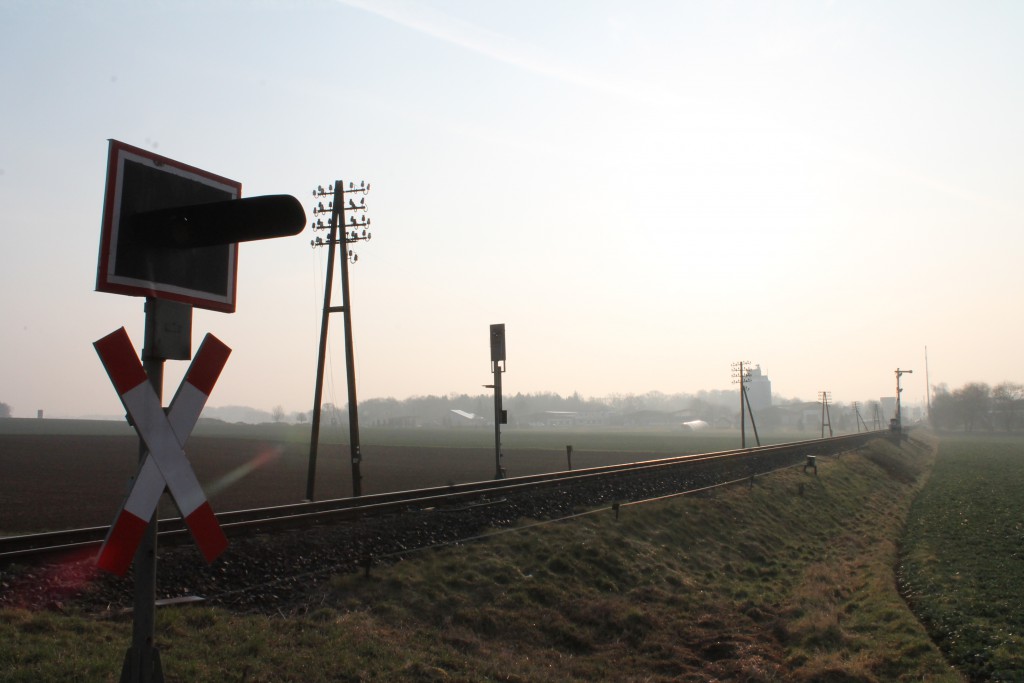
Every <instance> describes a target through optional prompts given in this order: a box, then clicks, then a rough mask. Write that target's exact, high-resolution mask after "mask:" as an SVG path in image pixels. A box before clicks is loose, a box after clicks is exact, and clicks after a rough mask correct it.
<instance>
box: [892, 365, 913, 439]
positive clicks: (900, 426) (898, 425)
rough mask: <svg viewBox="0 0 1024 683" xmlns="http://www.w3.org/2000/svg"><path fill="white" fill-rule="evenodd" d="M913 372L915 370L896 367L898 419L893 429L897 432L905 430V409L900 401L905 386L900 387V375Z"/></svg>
mask: <svg viewBox="0 0 1024 683" xmlns="http://www.w3.org/2000/svg"><path fill="white" fill-rule="evenodd" d="M913 373H914V371H913V370H900V369H899V368H896V419H895V421H894V423H893V425H894V428H893V431H895V432H896V433H897V434H901V433H902V432H903V411H902V409H901V403H902V401H900V394H902V393H903V388H902V387H900V377H902V376H903V375H912V374H913Z"/></svg>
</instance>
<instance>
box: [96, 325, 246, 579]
mask: <svg viewBox="0 0 1024 683" xmlns="http://www.w3.org/2000/svg"><path fill="white" fill-rule="evenodd" d="M94 346H95V347H96V352H97V353H98V354H99V356H100V360H101V361H102V362H103V366H104V368H106V370H107V374H108V375H109V376H110V379H111V381H112V382H113V383H114V388H115V389H116V390H117V393H118V396H119V397H120V398H121V402H122V403H123V404H124V407H125V409H126V410H127V411H128V414H129V415H130V416H131V419H132V423H133V426H134V427H135V431H137V432H138V433H139V437H140V438H141V439H142V441H143V442H144V443H145V444H146V448H147V450H148V451H149V452H148V453H147V454H146V456H145V458H144V459H143V462H142V465H141V466H140V468H139V472H138V475H137V476H136V478H135V483H134V485H133V486H132V489H131V491H130V492H129V494H128V498H127V499H126V500H125V503H124V506H123V507H122V509H121V511H120V513H119V514H118V517H117V519H116V520H115V522H114V525H113V526H112V527H111V528H110V532H109V533H108V534H107V538H106V540H105V541H104V543H103V547H102V548H101V549H100V554H99V557H98V559H97V564H98V565H99V566H100V567H101V568H102V569H106V570H107V571H110V572H113V573H115V574H118V575H123V574H124V573H125V572H127V571H128V567H129V566H130V565H131V561H132V558H133V557H134V556H135V551H136V549H137V548H138V545H139V541H140V540H141V539H142V535H143V534H144V533H145V531H146V527H147V526H148V525H149V521H150V519H152V517H153V513H154V512H155V511H156V508H157V505H158V504H159V502H160V496H161V495H162V494H163V491H164V487H165V486H166V487H167V488H168V489H170V491H171V496H172V497H173V498H174V502H175V503H176V504H177V506H178V510H179V511H180V512H181V516H182V517H183V518H184V519H185V523H186V524H187V525H188V528H189V530H190V531H191V532H192V536H193V537H194V538H195V539H196V543H197V544H198V545H199V549H200V550H201V551H202V553H203V557H205V558H206V561H207V562H212V561H213V560H214V559H215V558H216V557H217V556H218V555H220V554H221V553H222V552H223V551H224V549H225V548H226V547H227V545H228V540H227V538H226V537H225V536H224V532H223V531H222V530H221V528H220V525H219V524H218V523H217V518H216V517H215V516H214V514H213V509H212V508H211V507H210V504H209V503H208V502H207V500H206V496H205V494H204V493H203V489H202V487H201V486H200V485H199V481H198V480H197V479H196V476H195V473H194V472H193V471H192V467H191V465H189V462H188V459H187V458H186V457H185V452H184V451H183V450H182V449H183V447H184V445H185V442H186V441H187V440H188V437H189V435H190V434H191V433H192V429H193V428H194V427H195V424H196V422H197V421H198V420H199V415H200V413H202V411H203V407H204V406H205V405H206V400H207V398H208V397H209V395H210V392H211V391H212V390H213V385H214V384H215V383H216V381H217V378H218V377H219V376H220V372H221V370H222V369H223V368H224V365H225V363H227V359H228V355H229V354H230V353H231V349H230V348H228V347H227V346H226V345H225V344H224V343H223V342H221V341H220V340H219V339H217V338H216V337H214V336H213V335H211V334H208V335H206V338H205V339H204V340H203V343H202V345H201V346H200V347H199V351H198V352H197V353H196V356H195V359H194V360H193V361H192V365H191V366H189V369H188V372H187V373H186V374H185V379H184V380H182V383H181V385H180V386H179V387H178V391H177V393H176V394H175V396H174V400H172V401H171V405H170V408H168V410H167V412H164V409H163V407H161V405H160V400H159V398H158V397H157V395H156V391H155V390H154V389H153V386H152V385H151V384H150V383H149V378H148V377H147V375H146V372H145V370H144V369H143V367H142V363H141V362H140V361H139V357H138V355H136V353H135V348H134V347H133V346H132V343H131V339H129V338H128V333H127V332H126V331H125V329H124V328H123V327H122V328H121V329H120V330H118V331H116V332H113V333H111V334H109V335H107V336H106V337H104V338H103V339H100V340H99V341H97V342H95V344H94Z"/></svg>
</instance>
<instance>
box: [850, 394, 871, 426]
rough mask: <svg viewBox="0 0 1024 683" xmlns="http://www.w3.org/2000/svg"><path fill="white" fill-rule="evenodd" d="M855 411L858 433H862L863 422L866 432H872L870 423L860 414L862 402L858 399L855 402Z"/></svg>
mask: <svg viewBox="0 0 1024 683" xmlns="http://www.w3.org/2000/svg"><path fill="white" fill-rule="evenodd" d="M853 412H854V414H855V416H856V420H857V433H858V434H860V426H861V425H862V424H863V425H864V431H865V432H870V431H871V430H870V429H868V423H867V422H865V421H864V418H862V417H861V416H860V403H858V402H857V401H854V402H853Z"/></svg>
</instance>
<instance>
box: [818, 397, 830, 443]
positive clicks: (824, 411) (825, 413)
mask: <svg viewBox="0 0 1024 683" xmlns="http://www.w3.org/2000/svg"><path fill="white" fill-rule="evenodd" d="M818 401H820V402H821V438H823V439H824V438H825V425H828V437H829V438H830V439H831V438H832V414H831V413H830V412H829V409H828V405H829V403H831V402H832V392H831V391H819V392H818Z"/></svg>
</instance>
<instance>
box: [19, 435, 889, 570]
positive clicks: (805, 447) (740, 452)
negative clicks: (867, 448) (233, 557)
mask: <svg viewBox="0 0 1024 683" xmlns="http://www.w3.org/2000/svg"><path fill="white" fill-rule="evenodd" d="M886 434H887V432H886V431H874V432H862V433H859V434H849V435H844V436H838V437H833V438H828V439H814V440H810V441H797V442H792V443H785V444H777V445H772V446H761V447H758V448H747V449H737V450H731V451H719V452H714V453H703V454H695V455H682V456H672V457H666V458H658V459H653V460H644V461H639V462H633V463H625V464H619V465H606V466H602V467H592V468H587V469H580V470H566V471H560V472H552V473H547V474H537V475H529V476H523V477H514V478H509V479H500V480H493V481H480V482H471V483H466V484H453V485H449V486H441V487H434V488H425V489H416V490H411V491H397V492H392V493H380V494H372V495H365V496H361V497H359V498H338V499H333V500H324V501H314V502H302V503H293V504H289V505H280V506H274V507H265V508H256V509H251V510H236V511H231V512H222V513H220V514H218V515H217V519H218V521H219V522H220V524H221V526H222V528H223V529H224V531H225V533H226V534H227V535H228V536H229V537H231V536H234V537H237V536H242V535H247V534H251V533H254V532H259V531H264V530H270V529H303V528H308V527H310V526H314V525H320V524H330V523H334V522H340V521H347V520H355V519H361V518H368V517H377V516H382V515H389V514H402V513H406V512H410V511H423V510H459V509H464V508H467V507H471V506H477V505H482V504H485V503H486V502H487V501H494V500H496V499H506V498H509V497H514V496H516V495H521V494H524V493H529V492H535V491H540V490H543V489H545V488H550V487H561V488H566V489H569V488H576V487H584V486H587V485H597V486H602V485H603V484H604V483H607V482H612V481H621V480H624V479H635V478H638V477H643V478H647V479H657V478H665V477H671V476H674V475H675V474H677V473H679V472H681V471H688V470H692V469H694V468H726V467H729V468H733V469H735V468H736V467H740V468H741V469H742V467H743V465H744V464H745V463H749V464H750V465H751V466H750V468H749V476H754V475H756V474H759V473H761V472H763V471H765V469H769V468H766V467H760V468H758V467H755V466H754V465H753V463H755V462H757V463H768V464H770V463H773V462H774V463H779V462H783V461H786V462H794V461H797V460H799V459H802V458H804V457H806V456H809V455H815V456H817V455H823V456H827V455H836V454H839V453H842V452H846V451H850V450H854V449H857V448H859V447H861V446H863V445H864V444H865V443H867V442H868V441H870V440H871V439H876V438H879V437H880V436H885V435H886ZM108 531H109V527H107V526H99V527H89V528H83V529H68V530H64V531H52V532H44V533H36V534H24V535H19V536H8V537H0V563H9V562H13V561H31V560H33V559H42V558H45V557H48V556H55V555H65V554H69V553H78V554H81V553H87V552H89V551H91V550H93V549H98V548H99V547H100V545H101V544H102V542H103V539H104V538H105V537H106V534H107V532H108ZM187 534H188V530H187V528H186V527H185V525H184V522H183V521H182V520H181V519H180V518H169V519H161V520H159V522H158V535H159V537H160V538H161V541H162V542H163V543H166V542H170V543H174V542H175V541H177V540H182V539H187V537H188V536H187Z"/></svg>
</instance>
